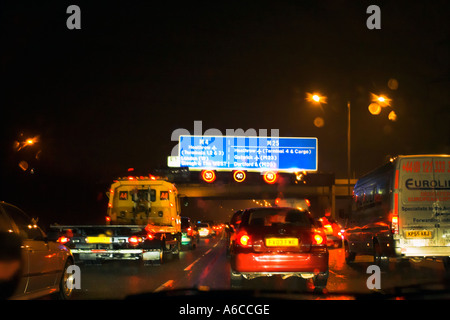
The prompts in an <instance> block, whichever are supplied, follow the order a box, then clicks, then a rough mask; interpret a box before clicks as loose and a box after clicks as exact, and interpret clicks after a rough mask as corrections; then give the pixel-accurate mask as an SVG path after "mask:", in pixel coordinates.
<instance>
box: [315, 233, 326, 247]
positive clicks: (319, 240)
mask: <svg viewBox="0 0 450 320" xmlns="http://www.w3.org/2000/svg"><path fill="white" fill-rule="evenodd" d="M323 243H324V239H323V237H322V236H321V235H320V234H318V233H316V234H315V235H314V236H313V244H314V245H321V244H323Z"/></svg>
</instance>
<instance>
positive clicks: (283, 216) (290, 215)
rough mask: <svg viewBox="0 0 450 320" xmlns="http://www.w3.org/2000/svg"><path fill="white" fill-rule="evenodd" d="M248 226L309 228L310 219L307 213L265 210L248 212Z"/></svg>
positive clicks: (288, 210)
mask: <svg viewBox="0 0 450 320" xmlns="http://www.w3.org/2000/svg"><path fill="white" fill-rule="evenodd" d="M248 224H249V225H250V226H265V227H271V226H280V225H293V226H297V227H311V219H310V217H309V216H308V213H307V212H305V211H301V210H296V209H290V208H286V209H275V208H265V209H259V210H255V211H252V212H250V215H249V219H248Z"/></svg>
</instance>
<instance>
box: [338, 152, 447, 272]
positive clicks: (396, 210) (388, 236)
mask: <svg viewBox="0 0 450 320" xmlns="http://www.w3.org/2000/svg"><path fill="white" fill-rule="evenodd" d="M353 193H354V194H353V197H354V201H353V210H352V213H351V216H350V218H349V220H348V222H347V226H346V231H345V241H344V245H345V249H346V250H345V251H346V260H347V262H348V263H350V262H353V261H354V259H355V256H356V255H357V254H371V255H373V256H374V262H375V263H377V264H379V265H382V266H383V265H384V266H385V265H386V264H387V263H388V262H389V258H390V257H396V258H405V259H408V258H417V259H420V258H424V257H433V258H440V259H442V260H443V261H444V266H445V268H446V270H447V272H449V268H450V266H449V264H450V263H449V259H450V258H449V257H450V155H408V156H398V157H397V158H395V159H392V160H391V161H390V162H389V163H388V164H386V165H384V166H382V167H380V168H378V169H376V170H374V171H372V172H370V173H368V174H366V175H365V176H363V177H361V178H360V179H359V180H358V181H357V183H356V184H355V187H354V191H353Z"/></svg>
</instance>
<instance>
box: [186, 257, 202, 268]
mask: <svg viewBox="0 0 450 320" xmlns="http://www.w3.org/2000/svg"><path fill="white" fill-rule="evenodd" d="M200 258H201V257H200ZM200 258H198V259H197V260H195V261H194V262H192V263H191V264H190V265H188V266H187V267H186V268H184V271H189V270H191V268H192V267H193V266H194V264H196V263H197V261H198V260H200Z"/></svg>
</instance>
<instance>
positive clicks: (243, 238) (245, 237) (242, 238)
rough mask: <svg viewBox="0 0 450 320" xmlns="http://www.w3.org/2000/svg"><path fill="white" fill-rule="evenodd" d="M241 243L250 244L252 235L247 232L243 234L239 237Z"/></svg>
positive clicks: (242, 244) (243, 244) (245, 245)
mask: <svg viewBox="0 0 450 320" xmlns="http://www.w3.org/2000/svg"><path fill="white" fill-rule="evenodd" d="M239 244H240V245H241V246H243V247H248V246H250V237H249V236H248V235H247V234H243V235H241V236H240V237H239Z"/></svg>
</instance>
